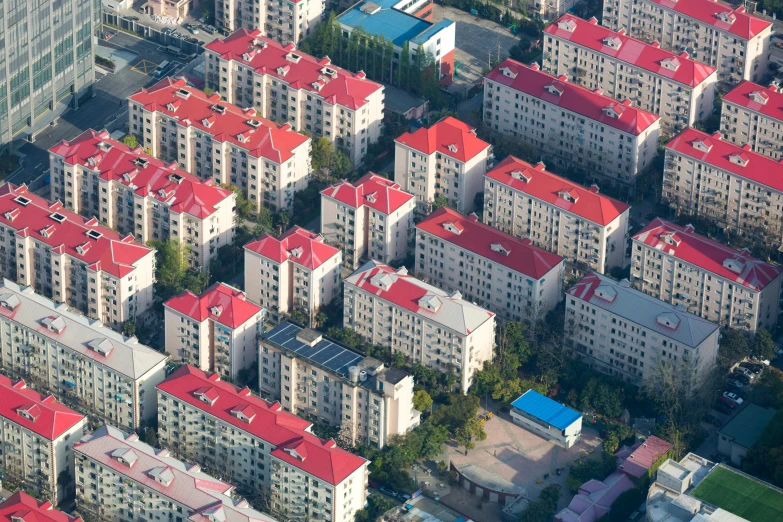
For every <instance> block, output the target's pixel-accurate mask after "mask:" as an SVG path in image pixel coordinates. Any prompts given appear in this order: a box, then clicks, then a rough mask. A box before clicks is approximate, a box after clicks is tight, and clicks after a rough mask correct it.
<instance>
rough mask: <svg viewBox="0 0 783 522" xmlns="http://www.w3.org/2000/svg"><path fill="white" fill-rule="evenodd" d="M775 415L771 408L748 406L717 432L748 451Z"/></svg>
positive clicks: (775, 412)
mask: <svg viewBox="0 0 783 522" xmlns="http://www.w3.org/2000/svg"><path fill="white" fill-rule="evenodd" d="M777 413H778V412H777V410H773V409H772V408H762V407H761V406H759V405H757V404H748V405H747V406H745V408H744V409H743V410H742V411H741V412H739V413H738V414H737V415H735V416H734V418H733V419H731V420H730V421H729V422H728V423H727V424H726V425H725V426H724V427H722V428H721V429H720V430H718V432H719V433H720V434H721V435H725V436H727V437H731V438H732V439H734V443H735V444H739V445H740V446H742V447H743V448H748V449H750V448H752V447H753V445H754V444H756V441H757V440H759V437H760V436H761V433H762V432H763V431H764V428H766V427H767V424H769V423H770V421H771V420H772V418H773V417H774V416H775V415H776V414H777Z"/></svg>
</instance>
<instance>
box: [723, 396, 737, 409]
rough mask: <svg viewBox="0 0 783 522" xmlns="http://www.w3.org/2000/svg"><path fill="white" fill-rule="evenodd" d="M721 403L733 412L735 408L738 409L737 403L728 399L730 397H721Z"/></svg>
mask: <svg viewBox="0 0 783 522" xmlns="http://www.w3.org/2000/svg"><path fill="white" fill-rule="evenodd" d="M720 401H721V402H722V403H723V404H725V405H726V406H728V407H729V408H731V409H732V410H733V409H734V408H736V407H737V403H736V402H734V401H733V400H731V399H729V398H728V397H726V396H725V395H721V397H720Z"/></svg>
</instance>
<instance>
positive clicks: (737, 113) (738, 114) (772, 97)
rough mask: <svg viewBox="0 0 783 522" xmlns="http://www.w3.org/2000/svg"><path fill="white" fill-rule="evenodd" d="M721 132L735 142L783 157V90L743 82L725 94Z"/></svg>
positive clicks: (756, 150)
mask: <svg viewBox="0 0 783 522" xmlns="http://www.w3.org/2000/svg"><path fill="white" fill-rule="evenodd" d="M721 104H722V105H721V116H720V133H721V134H722V135H723V137H724V138H725V139H726V140H728V141H730V142H731V143H734V144H735V145H739V146H744V145H750V147H751V150H753V151H755V152H758V153H759V154H764V155H765V156H769V157H770V158H772V159H774V160H780V159H783V92H779V88H778V86H777V85H774V84H773V85H770V86H769V87H762V86H761V85H758V84H755V83H753V82H742V83H740V84H739V85H737V86H736V87H735V88H734V89H732V90H731V91H729V92H727V93H726V95H725V96H724V97H723V98H721Z"/></svg>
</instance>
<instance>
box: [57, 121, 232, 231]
mask: <svg viewBox="0 0 783 522" xmlns="http://www.w3.org/2000/svg"><path fill="white" fill-rule="evenodd" d="M49 152H51V153H53V154H56V155H58V156H60V157H61V158H63V159H64V161H65V162H66V163H68V164H70V165H80V166H83V167H85V168H87V169H89V170H92V171H94V172H98V173H99V175H100V177H101V179H104V180H106V181H116V182H118V183H121V184H122V185H125V186H126V187H129V188H131V189H132V190H133V192H134V194H136V195H139V196H145V197H152V198H155V199H157V200H158V201H162V202H164V203H165V204H166V205H167V206H168V207H169V210H170V211H172V212H176V213H183V212H184V213H186V214H190V215H191V216H194V217H197V218H202V219H203V218H205V217H207V216H210V215H212V214H213V213H215V211H216V210H217V209H216V207H217V206H218V205H219V204H220V203H221V202H223V201H225V200H227V199H233V197H234V195H233V193H232V192H231V191H230V190H227V189H224V188H221V187H217V186H215V183H214V181H213V180H212V179H211V178H210V179H208V180H201V179H200V178H198V177H197V176H194V175H193V174H189V173H187V172H185V171H184V170H180V169H179V168H177V164H176V163H172V164H170V165H167V164H166V163H164V162H163V161H161V160H159V159H157V158H155V157H154V156H150V155H149V154H147V153H145V152H144V151H143V149H142V147H141V146H138V147H136V148H135V149H131V148H130V147H128V146H127V145H125V144H124V143H121V142H119V141H116V140H113V139H111V137H109V132H108V131H106V130H103V131H100V132H97V131H94V130H92V129H90V130H87V131H84V132H83V133H82V134H81V135H79V136H78V137H76V138H74V139H73V140H71V141H65V140H63V141H62V142H60V143H59V144H57V145H55V146H53V147H52V148H50V149H49ZM231 206H233V205H231Z"/></svg>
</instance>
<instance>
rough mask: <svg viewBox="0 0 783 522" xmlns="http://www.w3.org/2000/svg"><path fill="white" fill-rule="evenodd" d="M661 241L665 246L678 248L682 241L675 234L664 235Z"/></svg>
mask: <svg viewBox="0 0 783 522" xmlns="http://www.w3.org/2000/svg"><path fill="white" fill-rule="evenodd" d="M661 239H663V242H664V243H666V244H667V245H671V246H675V247H678V246H680V243H681V242H682V239H680V236H678V235H677V234H675V233H671V234H664V235H663V236H662V237H661Z"/></svg>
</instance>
